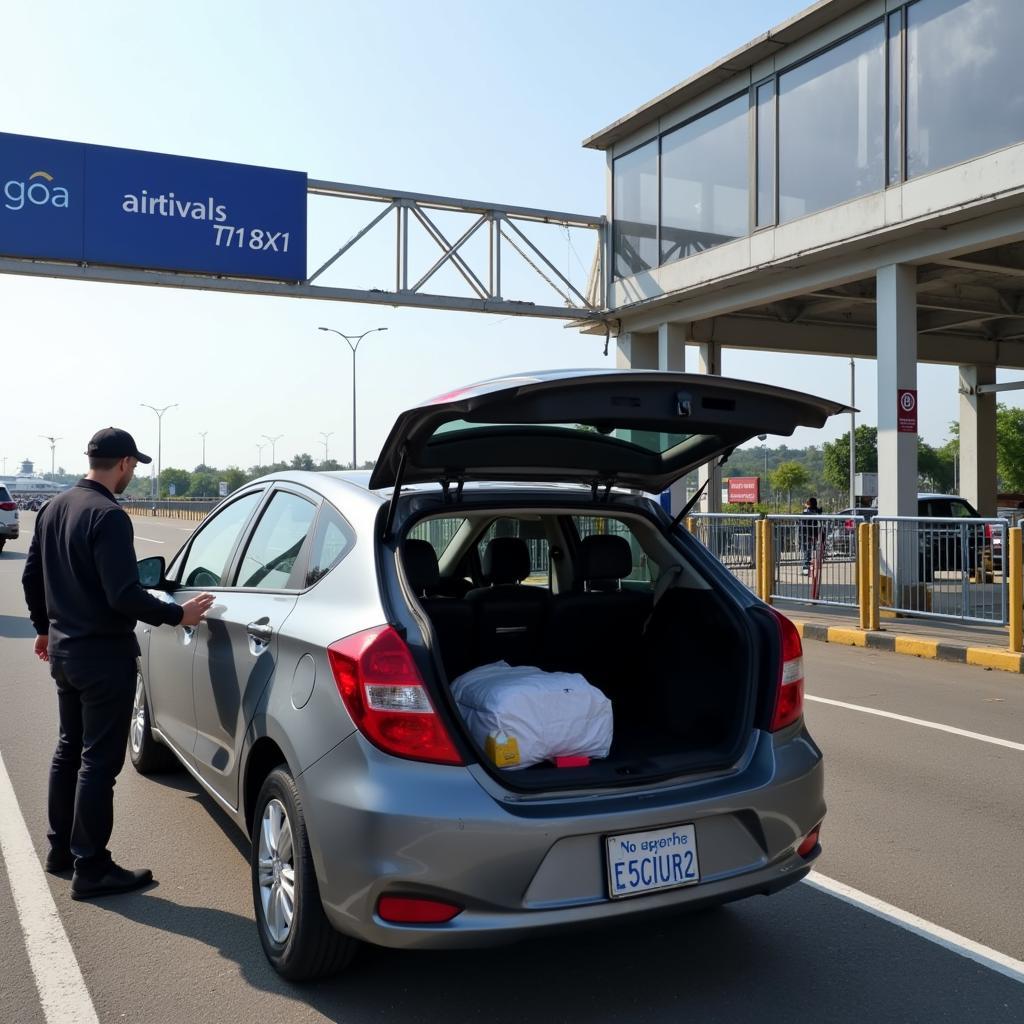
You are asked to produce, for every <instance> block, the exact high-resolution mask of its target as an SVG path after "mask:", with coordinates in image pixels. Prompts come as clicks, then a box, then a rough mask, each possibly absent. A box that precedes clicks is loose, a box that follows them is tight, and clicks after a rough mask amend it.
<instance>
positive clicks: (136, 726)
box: [128, 669, 178, 775]
mask: <svg viewBox="0 0 1024 1024" xmlns="http://www.w3.org/2000/svg"><path fill="white" fill-rule="evenodd" d="M128 756H129V757H130V758H131V759H132V765H133V766H134V768H135V770H136V771H137V772H138V773H139V774H140V775H155V774H157V773H158V772H172V771H175V770H176V769H177V767H178V759H177V758H176V757H175V756H174V754H173V753H172V752H171V751H170V750H169V749H168V748H167V747H165V746H164V745H163V744H162V743H160V742H159V741H158V740H157V739H156V737H155V736H154V735H153V731H152V729H151V728H150V724H149V704H148V703H147V701H146V685H145V683H144V682H143V680H142V670H141V669H139V670H137V672H136V675H135V703H134V705H133V706H132V724H131V727H130V728H129V730H128Z"/></svg>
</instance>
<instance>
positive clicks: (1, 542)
mask: <svg viewBox="0 0 1024 1024" xmlns="http://www.w3.org/2000/svg"><path fill="white" fill-rule="evenodd" d="M6 543H7V538H6V537H5V538H4V539H3V540H0V551H3V549H4V545H5V544H6Z"/></svg>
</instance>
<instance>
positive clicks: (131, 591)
mask: <svg viewBox="0 0 1024 1024" xmlns="http://www.w3.org/2000/svg"><path fill="white" fill-rule="evenodd" d="M134 544H135V534H134V531H133V530H132V522H131V519H129V517H128V513H127V512H125V511H124V509H122V508H121V506H120V505H118V503H117V502H116V501H115V500H114V496H113V495H112V494H111V493H110V491H108V490H107V489H106V487H104V486H103V485H102V484H99V483H96V481H94V480H79V481H78V483H77V484H75V486H74V487H71V488H69V489H68V490H67V491H65V492H64V493H63V494H59V495H58V496H57V497H56V498H54V499H53V500H52V501H50V502H48V503H47V504H46V505H44V506H43V508H42V509H41V510H40V512H39V514H38V515H37V516H36V527H35V533H34V534H33V536H32V543H31V544H30V545H29V549H28V558H27V559H26V561H25V572H24V573H23V575H22V579H21V582H22V586H23V587H24V588H25V600H26V602H27V603H28V609H29V616H30V617H31V619H32V625H33V626H35V629H36V633H38V634H39V635H40V636H42V635H45V634H47V633H49V636H50V643H49V651H50V656H51V657H60V658H104V657H117V656H120V655H127V656H129V657H135V656H136V655H137V654H138V653H139V644H138V641H137V640H136V639H135V623H136V620H138V619H141V620H142V621H143V622H148V623H149V624H150V625H152V626H161V625H169V626H176V625H178V623H179V622H181V618H182V615H183V614H184V613H183V612H182V610H181V607H180V606H179V605H176V604H169V603H166V602H163V601H160V600H158V599H157V598H155V597H153V596H152V595H151V594H148V593H147V592H146V591H145V590H143V588H142V585H141V584H140V583H139V568H138V565H137V564H136V559H135V546H134Z"/></svg>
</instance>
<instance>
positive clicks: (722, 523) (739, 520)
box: [688, 512, 761, 590]
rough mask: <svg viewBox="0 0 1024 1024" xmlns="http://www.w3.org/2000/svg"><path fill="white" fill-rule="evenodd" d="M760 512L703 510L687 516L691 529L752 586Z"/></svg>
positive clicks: (752, 587) (755, 573)
mask: <svg viewBox="0 0 1024 1024" xmlns="http://www.w3.org/2000/svg"><path fill="white" fill-rule="evenodd" d="M760 519H761V516H759V515H748V514H747V513H745V512H705V513H700V514H698V515H693V516H690V517H689V521H688V526H689V529H690V532H691V533H692V534H693V535H694V536H695V537H696V538H697V539H698V540H699V541H700V542H701V543H702V544H703V545H704V546H705V547H706V548H707V549H708V550H709V551H710V552H711V553H712V554H713V555H714V556H715V557H716V558H717V559H718V560H719V561H720V562H721V563H722V564H723V565H724V566H725V567H726V568H727V569H729V570H730V571H731V572H732V574H733V575H734V576H735V577H736V578H737V579H738V580H739V581H740V582H741V583H743V584H745V585H746V586H748V587H749V588H750V589H751V590H755V589H757V541H756V535H757V524H758V522H759V521H760Z"/></svg>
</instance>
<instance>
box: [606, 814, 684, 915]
mask: <svg viewBox="0 0 1024 1024" xmlns="http://www.w3.org/2000/svg"><path fill="white" fill-rule="evenodd" d="M605 845H606V849H607V854H608V857H607V859H608V895H609V896H610V897H611V898H612V899H613V900H614V899H621V898H622V897H623V896H635V895H637V894H638V893H642V892H656V891H657V890H659V889H676V888H679V887H680V886H683V885H693V884H694V883H696V882H699V881H700V867H699V865H698V863H697V830H696V829H695V828H694V826H693V825H674V826H673V827H672V828H662V829H658V831H656V832H633V833H631V834H629V835H625V836H607V837H606V838H605Z"/></svg>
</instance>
